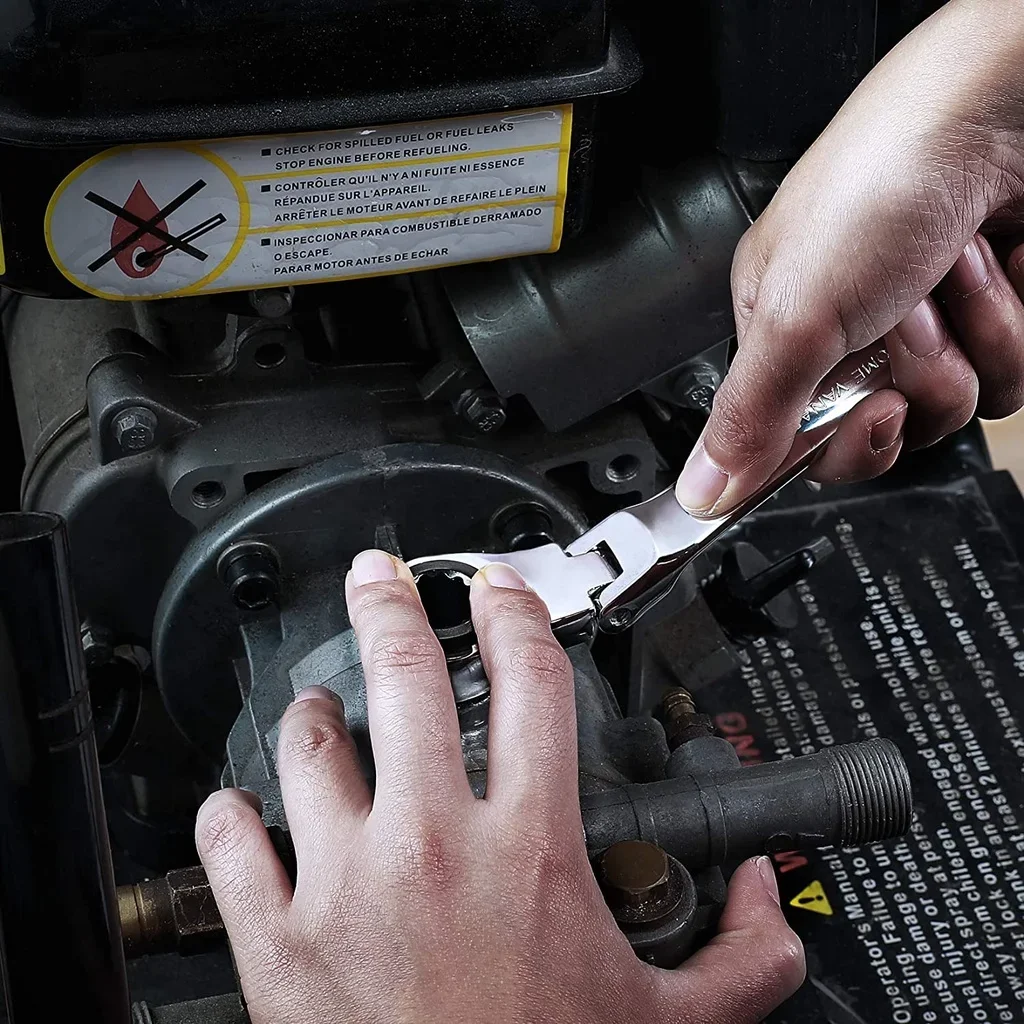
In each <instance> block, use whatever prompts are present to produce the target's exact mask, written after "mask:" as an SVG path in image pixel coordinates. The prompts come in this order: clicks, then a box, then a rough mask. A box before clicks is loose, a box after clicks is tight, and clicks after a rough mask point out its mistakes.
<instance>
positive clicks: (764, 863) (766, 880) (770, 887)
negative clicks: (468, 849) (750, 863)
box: [757, 857, 781, 905]
mask: <svg viewBox="0 0 1024 1024" xmlns="http://www.w3.org/2000/svg"><path fill="white" fill-rule="evenodd" d="M757 873H758V874H759V875H760V876H761V884H762V885H763V886H764V891H765V892H766V893H768V895H769V896H771V898H772V899H773V900H774V901H775V902H776V903H778V902H779V883H778V879H776V877H775V868H774V867H772V861H771V858H770V857H758V858H757ZM780 905H781V904H780Z"/></svg>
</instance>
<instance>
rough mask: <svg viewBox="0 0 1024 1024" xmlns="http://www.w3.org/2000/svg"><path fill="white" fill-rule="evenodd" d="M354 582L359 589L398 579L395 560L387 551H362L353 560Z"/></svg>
mask: <svg viewBox="0 0 1024 1024" xmlns="http://www.w3.org/2000/svg"><path fill="white" fill-rule="evenodd" d="M351 575H352V582H353V583H354V584H355V585H356V586H357V587H363V586H366V584H367V583H386V582H387V581H388V580H397V579H398V567H397V566H396V565H395V560H394V559H393V558H392V557H391V555H389V554H388V553H387V552H386V551H374V550H370V551H361V552H360V553H359V554H358V555H356V557H355V558H354V559H353V560H352V573H351Z"/></svg>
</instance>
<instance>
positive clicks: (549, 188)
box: [0, 105, 572, 300]
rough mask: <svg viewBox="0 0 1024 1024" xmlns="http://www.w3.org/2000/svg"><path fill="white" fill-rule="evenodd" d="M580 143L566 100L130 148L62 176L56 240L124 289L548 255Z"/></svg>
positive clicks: (93, 281)
mask: <svg viewBox="0 0 1024 1024" xmlns="http://www.w3.org/2000/svg"><path fill="white" fill-rule="evenodd" d="M571 142H572V107H571V106H568V105H565V106H554V107H545V108H538V109H535V110H524V111H514V112H505V113H501V114H489V115H477V116H472V117H461V118H451V119H448V120H442V121H425V122H421V123H410V124H404V125H388V126H382V127H369V128H361V129H346V130H343V131H336V132H316V133H308V134H298V135H281V136H274V137H253V138H245V139H216V140H209V141H205V142H182V143H160V144H152V145H143V146H122V147H118V148H115V149H109V150H106V151H104V152H103V153H100V154H98V155H97V156H94V157H93V158H92V159H91V160H88V161H86V162H85V163H83V164H82V165H81V166H79V167H77V168H76V169H75V170H74V171H73V172H72V173H71V174H69V175H68V176H67V178H65V179H64V181H63V182H61V184H60V186H59V187H58V188H57V190H56V192H55V193H54V195H53V197H52V199H51V200H50V203H49V205H48V207H47V211H46V222H45V232H46V244H47V247H48V248H49V251H50V256H51V258H52V259H53V261H54V263H55V264H56V266H57V267H58V268H59V269H60V271H61V273H62V274H63V275H64V276H65V277H66V278H67V279H68V280H69V281H71V282H72V283H73V284H75V285H76V286H77V287H79V288H81V289H82V290H83V291H85V292H88V293H89V294H91V295H96V296H99V297H101V298H105V299H115V300H136V299H159V298H170V297H174V296H184V295H198V294H210V293H214V292H227V291H242V290H248V289H252V288H268V287H282V286H288V285H297V284H311V283H317V282H322V281H337V280H344V279H347V278H360V277H374V276H381V275H385V274H400V273H408V272H409V271H413V270H425V269H432V268H437V267H446V266H455V265H458V264H462V263H475V262H480V261H483V260H493V259H501V258H505V257H508V256H518V255H528V254H533V253H540V252H553V251H555V250H556V249H558V248H559V246H560V245H561V241H562V228H563V222H564V216H565V200H566V190H567V181H568V170H569V154H570V147H571ZM0 258H2V251H0Z"/></svg>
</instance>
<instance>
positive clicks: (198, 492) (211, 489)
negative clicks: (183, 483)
mask: <svg viewBox="0 0 1024 1024" xmlns="http://www.w3.org/2000/svg"><path fill="white" fill-rule="evenodd" d="M226 494H227V492H226V491H225V490H224V485H223V484H222V483H219V482H218V481H217V480H204V481H203V482H202V483H198V484H196V485H195V487H193V488H192V504H193V505H195V507H196V508H213V507H214V506H215V505H219V504H220V503H221V502H222V501H223V500H224V498H225V496H226Z"/></svg>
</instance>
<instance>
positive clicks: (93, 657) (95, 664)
mask: <svg viewBox="0 0 1024 1024" xmlns="http://www.w3.org/2000/svg"><path fill="white" fill-rule="evenodd" d="M81 636H82V651H83V653H84V654H85V665H86V668H90V669H92V668H99V667H100V666H101V665H106V664H109V663H110V661H112V660H113V657H114V638H113V635H112V634H111V632H110V631H109V630H108V629H104V628H103V627H102V626H96V625H93V624H92V623H89V622H83V623H82V627H81Z"/></svg>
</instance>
